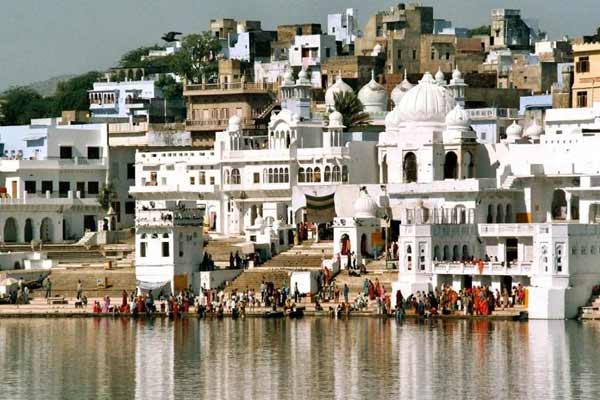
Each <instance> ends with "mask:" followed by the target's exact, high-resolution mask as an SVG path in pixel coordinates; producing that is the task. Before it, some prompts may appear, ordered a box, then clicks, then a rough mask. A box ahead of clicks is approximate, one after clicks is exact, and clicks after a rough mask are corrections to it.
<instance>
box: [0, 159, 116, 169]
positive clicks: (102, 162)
mask: <svg viewBox="0 0 600 400" xmlns="http://www.w3.org/2000/svg"><path fill="white" fill-rule="evenodd" d="M106 167H107V160H106V158H97V159H95V158H85V157H73V158H59V157H43V158H38V159H27V160H23V159H8V158H0V170H2V171H3V172H16V171H18V170H21V169H31V170H65V169H86V170H90V169H105V168H106Z"/></svg>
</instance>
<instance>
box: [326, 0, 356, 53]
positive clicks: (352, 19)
mask: <svg viewBox="0 0 600 400" xmlns="http://www.w3.org/2000/svg"><path fill="white" fill-rule="evenodd" d="M358 30H359V28H358V19H357V11H356V9H354V8H347V9H346V10H345V11H344V12H341V13H337V14H329V15H328V16H327V33H328V34H329V35H333V36H335V40H336V41H338V42H341V43H342V46H346V47H348V48H349V47H350V46H352V45H354V41H355V40H356V38H357V34H358V33H359V32H358Z"/></svg>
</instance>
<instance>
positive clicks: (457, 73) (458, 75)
mask: <svg viewBox="0 0 600 400" xmlns="http://www.w3.org/2000/svg"><path fill="white" fill-rule="evenodd" d="M452 79H454V80H457V79H462V73H461V72H460V71H459V70H458V67H456V68H454V71H452Z"/></svg>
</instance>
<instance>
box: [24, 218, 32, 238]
mask: <svg viewBox="0 0 600 400" xmlns="http://www.w3.org/2000/svg"><path fill="white" fill-rule="evenodd" d="M23 237H24V238H25V243H29V242H31V241H32V240H33V223H32V222H31V218H27V219H26V220H25V229H24V232H23Z"/></svg>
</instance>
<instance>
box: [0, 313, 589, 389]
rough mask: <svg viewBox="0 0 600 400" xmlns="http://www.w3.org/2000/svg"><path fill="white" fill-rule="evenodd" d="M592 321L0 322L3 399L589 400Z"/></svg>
mask: <svg viewBox="0 0 600 400" xmlns="http://www.w3.org/2000/svg"><path fill="white" fill-rule="evenodd" d="M599 343H600V324H596V323H586V324H579V323H575V322H563V321H532V322H529V323H514V322H501V321H496V322H490V321H484V320H482V321H433V322H426V323H417V322H415V321H407V322H405V323H404V324H403V325H400V324H397V323H395V322H394V321H389V320H379V319H363V318H356V319H351V320H347V321H345V320H339V321H337V320H329V319H305V320H301V321H284V320H282V321H277V320H260V319H248V320H246V321H232V320H223V321H211V320H207V321H202V320H201V321H198V320H192V319H190V320H181V321H168V320H161V319H157V320H129V319H123V320H111V319H64V320H55V319H31V320H27V319H19V320H0V393H2V398H7V399H26V398H27V399H29V398H48V399H71V398H73V399H82V398H85V399H92V398H115V399H116V398H119V399H120V398H138V399H149V398H160V399H183V398H215V399H217V398H218V399H258V398H276V399H287V398H335V399H355V398H365V397H368V398H374V399H377V398H403V399H404V398H407V399H408V398H439V397H442V396H443V397H444V398H447V399H452V398H468V399H470V398H494V399H497V398H511V399H513V398H532V399H537V398H544V399H564V398H577V399H587V398H589V399H597V398H598V393H600V379H599V378H600V369H598V367H597V366H598V365H600V350H599V349H598V344H599Z"/></svg>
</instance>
